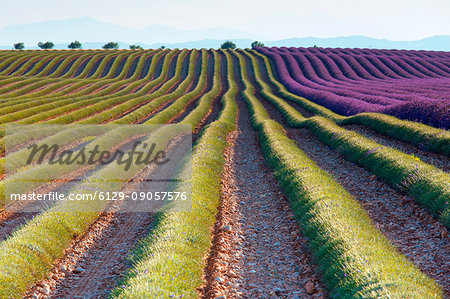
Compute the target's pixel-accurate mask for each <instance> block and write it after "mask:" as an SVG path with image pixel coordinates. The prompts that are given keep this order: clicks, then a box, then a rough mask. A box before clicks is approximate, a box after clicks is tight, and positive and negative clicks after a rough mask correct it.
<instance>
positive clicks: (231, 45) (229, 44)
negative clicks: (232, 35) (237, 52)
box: [220, 40, 236, 49]
mask: <svg viewBox="0 0 450 299" xmlns="http://www.w3.org/2000/svg"><path fill="white" fill-rule="evenodd" d="M220 48H221V49H236V44H235V43H233V42H232V41H230V40H227V41H226V42H224V43H223V44H222V45H221V46H220Z"/></svg>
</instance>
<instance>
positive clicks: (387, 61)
mask: <svg viewBox="0 0 450 299" xmlns="http://www.w3.org/2000/svg"><path fill="white" fill-rule="evenodd" d="M259 51H260V52H261V53H262V54H265V55H267V56H268V57H269V58H270V60H271V62H272V63H273V65H274V67H275V70H276V73H277V75H278V78H279V80H280V81H281V82H282V83H283V84H284V85H285V86H286V87H287V89H288V90H289V91H291V92H293V93H295V94H298V95H300V96H303V97H305V98H308V99H310V100H312V101H314V102H316V103H318V104H320V105H323V106H324V107H327V108H329V109H331V110H333V111H334V112H336V113H339V114H342V115H347V116H348V115H354V114H356V113H360V112H379V113H386V114H390V115H394V116H396V117H399V118H402V119H408V120H414V121H421V122H423V123H426V124H429V125H433V126H436V127H443V128H446V129H448V128H449V127H450V111H449V108H450V96H449V95H450V74H449V71H450V69H449V68H446V65H447V60H448V59H450V55H449V54H448V53H446V52H432V53H427V52H420V51H415V52H405V51H389V50H377V51H373V50H368V49H363V50H358V49H353V50H349V49H322V48H308V49H305V48H298V49H295V48H289V49H288V48H270V49H269V48H259Z"/></svg>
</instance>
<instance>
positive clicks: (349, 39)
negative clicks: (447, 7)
mask: <svg viewBox="0 0 450 299" xmlns="http://www.w3.org/2000/svg"><path fill="white" fill-rule="evenodd" d="M266 45H268V46H273V47H282V46H285V47H300V46H301V47H313V46H314V45H316V46H318V47H329V48H373V49H406V50H435V51H450V35H441V36H433V37H428V38H425V39H421V40H417V41H391V40H387V39H377V38H370V37H366V36H359V35H354V36H345V37H334V38H316V37H305V38H292V39H284V40H279V41H274V42H266Z"/></svg>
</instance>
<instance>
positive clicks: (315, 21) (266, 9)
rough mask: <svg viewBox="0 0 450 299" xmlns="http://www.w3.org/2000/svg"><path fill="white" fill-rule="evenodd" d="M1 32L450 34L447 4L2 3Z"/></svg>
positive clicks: (383, 0)
mask: <svg viewBox="0 0 450 299" xmlns="http://www.w3.org/2000/svg"><path fill="white" fill-rule="evenodd" d="M0 5H1V6H0V7H1V9H2V17H1V18H0V28H1V27H5V26H9V25H16V24H26V23H32V22H40V21H45V20H62V19H69V18H78V17H83V16H90V17H92V18H95V19H98V20H101V21H105V22H110V23H115V24H118V25H122V26H127V27H133V28H143V27H145V26H148V25H151V24H162V25H168V26H173V27H177V28H184V29H197V28H208V27H228V28H234V29H240V30H244V31H248V32H252V33H255V34H258V35H260V36H262V37H264V38H265V39H282V38H289V37H305V36H315V37H334V36H345V35H355V34H358V35H366V36H370V37H376V38H387V39H393V40H415V39H421V38H424V37H428V36H433V35H450V21H449V20H450V1H449V0H377V1H373V0H371V1H365V0H343V1H333V0H308V1H298V0H270V1H269V0H220V1H217V0H159V1H154V0H127V1H124V0H20V1H12V0H0Z"/></svg>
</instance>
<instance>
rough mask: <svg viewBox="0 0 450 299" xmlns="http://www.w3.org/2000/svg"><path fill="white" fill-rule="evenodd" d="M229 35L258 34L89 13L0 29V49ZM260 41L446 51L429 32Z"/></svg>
mask: <svg viewBox="0 0 450 299" xmlns="http://www.w3.org/2000/svg"><path fill="white" fill-rule="evenodd" d="M228 39H229V40H233V41H234V42H235V43H236V44H237V46H238V47H240V48H248V47H250V44H251V42H252V41H253V40H263V38H261V37H260V36H258V35H255V34H252V33H249V32H244V31H239V30H235V29H229V28H206V29H196V30H182V29H177V28H172V27H169V26H163V25H151V26H148V27H146V28H144V29H133V28H127V27H122V26H118V25H114V24H110V23H105V22H101V21H98V20H95V19H92V18H89V17H84V18H79V19H70V20H62V21H47V22H41V23H32V24H25V25H16V26H9V27H5V28H1V29H0V49H12V47H13V44H14V43H17V42H24V43H25V48H26V49H38V47H37V43H38V42H39V41H42V42H45V41H52V42H53V43H55V49H67V44H68V43H70V42H71V41H74V40H79V41H80V42H82V44H83V48H84V49H99V48H101V47H102V46H103V45H104V44H105V43H107V42H110V41H114V42H119V45H120V48H122V49H124V48H125V49H127V48H128V46H129V45H130V44H139V45H141V46H143V47H144V48H159V47H160V46H161V45H165V46H166V47H168V48H219V47H220V45H221V44H222V43H223V42H224V41H225V40H228ZM264 43H265V45H266V46H277V47H281V46H286V47H312V46H314V45H317V46H318V47H332V48H336V47H340V48H377V49H409V50H436V51H450V35H445V36H433V37H429V38H425V39H422V40H417V41H390V40H386V39H375V38H370V37H366V36H346V37H333V38H316V37H304V38H291V39H283V40H279V41H264Z"/></svg>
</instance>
